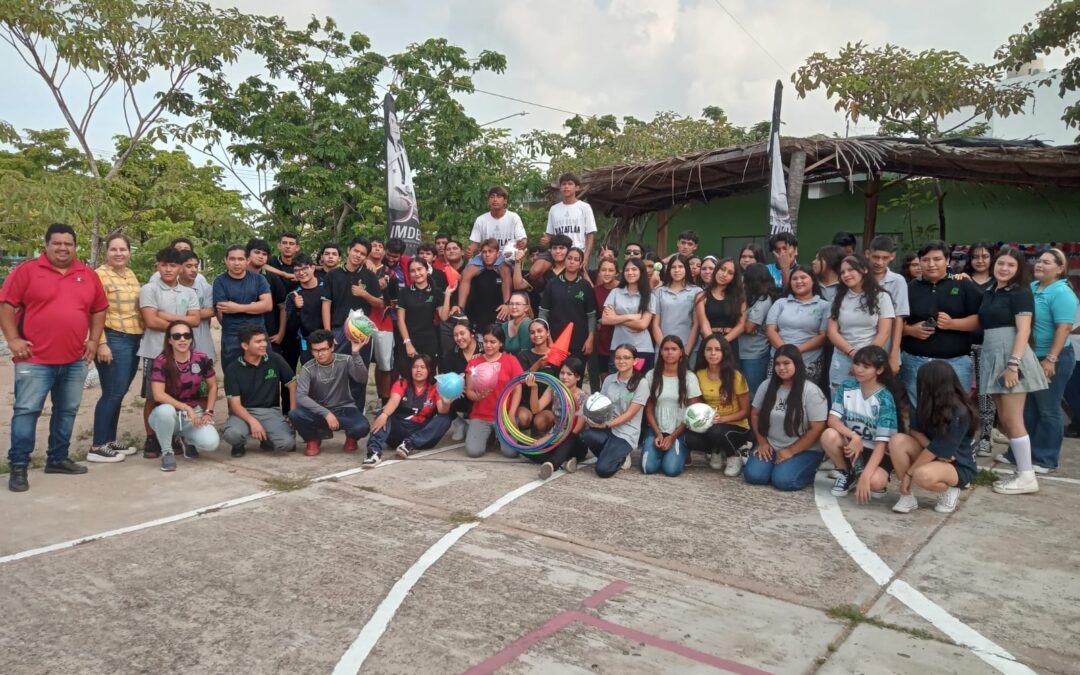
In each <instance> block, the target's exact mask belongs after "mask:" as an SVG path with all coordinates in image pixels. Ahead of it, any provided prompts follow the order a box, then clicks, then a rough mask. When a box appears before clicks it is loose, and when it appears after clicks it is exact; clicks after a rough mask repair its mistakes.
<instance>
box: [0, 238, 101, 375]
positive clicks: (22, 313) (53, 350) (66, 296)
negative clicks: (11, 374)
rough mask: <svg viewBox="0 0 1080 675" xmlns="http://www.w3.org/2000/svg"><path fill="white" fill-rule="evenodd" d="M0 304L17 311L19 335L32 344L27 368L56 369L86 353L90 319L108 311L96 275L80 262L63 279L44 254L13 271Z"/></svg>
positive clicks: (99, 281) (63, 275)
mask: <svg viewBox="0 0 1080 675" xmlns="http://www.w3.org/2000/svg"><path fill="white" fill-rule="evenodd" d="M0 302H6V303H7V304H9V305H13V306H14V307H15V308H16V309H17V310H18V312H17V314H16V321H17V322H18V326H19V335H20V336H22V337H23V339H25V340H29V341H30V343H31V347H30V351H31V353H32V354H33V356H31V357H30V358H29V359H28V360H27V363H37V364H41V365H48V366H57V365H63V364H67V363H74V362H75V361H78V360H79V359H80V358H82V356H83V354H84V346H83V343H84V342H85V341H86V338H87V335H88V334H89V332H90V315H91V314H93V313H95V312H104V311H105V310H106V309H107V308H108V307H109V301H108V299H107V298H106V297H105V289H104V288H103V287H102V286H101V279H99V278H98V275H97V273H95V272H94V270H92V269H90V268H89V267H87V266H86V265H84V264H82V263H81V262H79V261H78V260H76V261H74V262H73V263H71V267H69V268H68V269H67V272H66V273H65V274H61V273H60V272H57V271H56V270H55V269H53V266H52V265H51V264H50V263H49V260H48V258H46V257H45V254H44V253H42V254H41V256H40V257H39V258H38V259H37V260H28V261H26V262H24V263H23V264H21V265H19V266H18V267H16V268H15V269H13V270H11V274H9V275H8V278H7V280H6V281H5V282H4V287H3V289H0Z"/></svg>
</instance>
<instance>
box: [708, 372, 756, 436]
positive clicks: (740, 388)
mask: <svg viewBox="0 0 1080 675" xmlns="http://www.w3.org/2000/svg"><path fill="white" fill-rule="evenodd" d="M697 379H698V385H700V387H701V397H702V398H703V399H705V402H706V403H708V404H709V405H711V406H712V407H713V408H714V409H716V412H717V413H719V414H720V415H731V414H733V413H737V412H739V396H742V395H743V394H748V393H750V387H748V386H747V385H746V378H745V377H743V374H742V373H740V372H739V371H737V370H736V371H735V395H734V396H732V397H731V402H730V403H721V402H720V380H710V379H709V371H707V370H699V371H697ZM731 424H734V425H735V426H737V427H742V428H743V429H749V428H750V420H749V419H742V420H739V421H738V422H732V423H731Z"/></svg>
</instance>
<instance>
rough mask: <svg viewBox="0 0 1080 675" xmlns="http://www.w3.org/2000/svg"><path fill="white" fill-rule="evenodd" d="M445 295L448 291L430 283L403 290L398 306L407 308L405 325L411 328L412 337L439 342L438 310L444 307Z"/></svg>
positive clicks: (410, 336) (410, 335) (413, 338)
mask: <svg viewBox="0 0 1080 675" xmlns="http://www.w3.org/2000/svg"><path fill="white" fill-rule="evenodd" d="M445 295H446V291H444V290H443V289H441V288H438V287H436V286H433V285H432V284H430V283H429V284H428V286H427V288H417V287H416V285H415V284H414V285H411V286H409V287H408V288H405V289H403V290H402V291H401V295H400V296H399V297H398V307H400V308H401V309H403V310H405V327H406V328H407V329H408V330H409V338H410V339H412V340H419V341H421V342H424V341H427V342H428V343H434V344H437V343H438V340H439V335H438V333H437V332H436V329H435V326H436V325H437V324H438V322H439V319H438V316H437V314H436V312H437V310H438V309H439V308H440V307H442V304H443V298H444V297H445ZM430 356H433V355H430Z"/></svg>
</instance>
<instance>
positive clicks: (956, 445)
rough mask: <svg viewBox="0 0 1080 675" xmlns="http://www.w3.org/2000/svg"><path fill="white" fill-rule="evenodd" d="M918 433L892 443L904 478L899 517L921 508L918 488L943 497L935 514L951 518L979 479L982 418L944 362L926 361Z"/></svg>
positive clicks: (897, 508) (891, 454)
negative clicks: (976, 441)
mask: <svg viewBox="0 0 1080 675" xmlns="http://www.w3.org/2000/svg"><path fill="white" fill-rule="evenodd" d="M917 377H918V383H917V386H916V391H917V392H918V398H919V404H918V407H917V408H916V409H917V410H918V414H917V417H916V422H917V424H913V425H912V427H915V426H918V429H919V430H918V431H916V430H915V429H914V428H913V429H912V430H911V431H910V432H908V433H906V434H896V435H895V436H893V437H892V440H890V441H889V458H890V459H891V460H892V465H893V470H894V471H896V475H897V476H899V477H900V499H899V500H897V502H896V504H894V505H893V507H892V510H893V511H895V512H896V513H911V512H912V511H914V510H915V509H917V508H919V502H918V501H916V499H915V495H913V494H911V484H912V483H913V482H914V483H915V485H918V486H919V487H920V488H922V489H923V490H926V491H928V492H937V493H939V495H940V496H939V497H938V502H937V505H935V506H934V510H935V511H937V512H938V513H952V512H953V511H955V510H956V505H957V503H958V502H959V501H960V490H961V489H962V488H964V487H966V486H967V485H969V484H971V481H972V480H973V479H974V478H975V474H976V473H977V472H978V467H977V466H975V453H974V449H973V447H972V441H973V438H972V437H973V435H974V433H975V430H976V427H977V421H976V418H977V417H978V415H977V413H976V411H975V409H974V407H972V405H971V402H970V401H969V399H968V395H967V387H966V386H964V385H962V384H961V383H960V380H959V379H958V378H957V377H956V371H955V370H954V369H952V368H950V367H949V364H948V363H946V362H944V361H928V362H926V363H925V364H923V366H922V367H921V368H919V373H918V376H917Z"/></svg>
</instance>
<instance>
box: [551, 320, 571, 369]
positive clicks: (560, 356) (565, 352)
mask: <svg viewBox="0 0 1080 675" xmlns="http://www.w3.org/2000/svg"><path fill="white" fill-rule="evenodd" d="M573 337H574V324H572V323H568V324H566V328H563V332H562V334H561V335H560V336H559V339H558V340H555V344H553V345H551V348H550V349H548V353H547V362H548V363H550V364H551V365H553V366H561V365H562V363H563V361H565V360H566V357H567V356H570V339H571V338H573Z"/></svg>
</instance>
